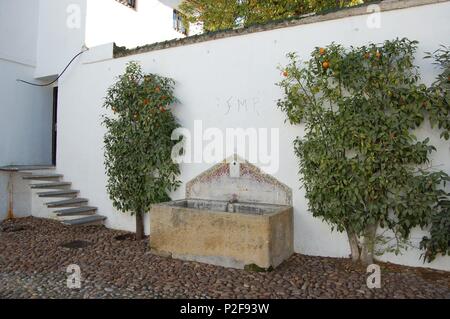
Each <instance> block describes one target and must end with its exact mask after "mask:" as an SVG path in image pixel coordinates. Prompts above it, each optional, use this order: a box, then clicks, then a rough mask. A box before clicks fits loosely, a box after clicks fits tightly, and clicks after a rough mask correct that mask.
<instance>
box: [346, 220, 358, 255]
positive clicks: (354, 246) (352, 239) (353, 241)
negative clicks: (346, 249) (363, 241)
mask: <svg viewBox="0 0 450 319" xmlns="http://www.w3.org/2000/svg"><path fill="white" fill-rule="evenodd" d="M347 236H348V242H349V244H350V251H351V253H352V260H353V261H354V262H357V261H359V257H360V252H359V245H358V236H356V234H355V233H354V232H353V231H352V230H351V229H349V228H347Z"/></svg>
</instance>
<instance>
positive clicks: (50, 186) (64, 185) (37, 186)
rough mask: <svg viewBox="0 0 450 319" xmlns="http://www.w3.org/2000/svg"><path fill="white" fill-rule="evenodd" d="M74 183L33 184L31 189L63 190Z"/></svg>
mask: <svg viewBox="0 0 450 319" xmlns="http://www.w3.org/2000/svg"><path fill="white" fill-rule="evenodd" d="M70 185H72V183H69V182H54V183H40V184H31V188H34V189H43V188H49V189H52V188H62V187H66V186H70Z"/></svg>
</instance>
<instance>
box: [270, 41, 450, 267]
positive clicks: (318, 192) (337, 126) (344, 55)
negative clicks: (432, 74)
mask: <svg viewBox="0 0 450 319" xmlns="http://www.w3.org/2000/svg"><path fill="white" fill-rule="evenodd" d="M416 49H417V42H415V41H410V40H408V39H401V40H399V39H397V40H393V41H386V42H384V43H383V44H380V45H377V44H370V45H367V46H362V47H351V48H349V49H346V48H344V47H342V46H341V45H337V44H331V45H329V46H328V47H326V48H316V49H315V50H314V51H313V52H312V54H311V59H310V60H309V61H306V62H305V63H304V64H302V63H301V62H300V61H299V59H298V57H297V56H296V54H294V53H291V54H289V55H288V57H289V59H290V63H289V64H288V65H287V67H286V68H284V69H283V75H284V77H285V78H284V79H283V80H282V81H281V83H280V84H279V85H280V86H281V87H282V88H283V90H284V93H285V96H284V98H283V99H281V100H280V101H279V102H278V106H279V107H280V109H281V110H282V111H284V112H285V113H286V114H287V117H288V120H289V121H290V122H291V123H293V124H300V123H304V124H305V129H306V134H305V136H304V137H303V138H297V140H296V142H295V152H296V154H297V156H298V157H299V160H300V171H299V172H300V174H301V180H302V182H303V183H304V187H305V189H306V197H307V199H308V204H309V209H310V211H311V212H312V213H313V215H314V216H316V217H320V218H322V219H324V220H325V221H327V222H328V223H330V224H331V225H332V227H333V228H336V229H337V230H339V231H344V230H345V231H346V232H347V235H348V237H349V242H350V247H351V249H352V256H353V259H354V260H361V261H363V262H364V263H371V262H372V260H373V256H374V253H375V252H376V250H375V248H376V244H377V239H380V238H379V237H377V235H376V234H377V230H378V229H379V228H381V229H384V230H389V231H390V232H392V233H393V237H392V238H390V239H388V240H387V241H385V242H384V243H383V244H384V251H386V250H387V251H392V252H396V253H399V252H400V249H401V248H402V247H404V246H405V243H406V241H407V240H408V238H409V235H410V233H411V230H412V229H413V228H414V227H417V226H419V227H422V228H426V227H428V226H429V225H431V224H433V223H434V224H436V225H440V224H439V223H440V222H441V221H442V220H443V219H442V218H441V217H443V216H447V217H448V214H449V207H448V206H446V205H445V203H448V199H449V194H447V193H446V192H445V191H444V188H443V186H444V185H445V183H446V182H448V181H450V178H449V176H448V175H447V174H445V173H444V172H442V171H438V170H434V169H432V168H431V167H429V164H430V160H429V156H430V154H431V153H432V152H434V151H435V148H434V146H432V145H430V143H429V139H428V138H427V139H425V140H423V141H418V140H417V138H416V137H415V135H414V130H415V129H416V128H418V127H420V126H421V125H422V123H423V122H424V121H425V120H426V119H427V118H429V119H430V120H431V122H435V123H441V125H440V127H441V128H442V129H443V131H442V133H443V134H442V137H444V138H448V134H447V133H446V130H447V129H448V124H449V123H450V122H449V120H450V119H449V110H450V109H449V107H448V104H446V105H443V104H441V103H442V102H441V101H442V95H440V94H439V93H436V92H441V91H440V90H439V89H436V88H435V87H431V88H427V87H426V86H425V85H424V84H421V83H420V76H419V73H418V68H417V67H416V66H415V65H414V58H415V52H416ZM442 79H444V80H445V78H442ZM447 94H448V91H447ZM447 102H448V100H447ZM433 219H436V220H435V221H433ZM445 225H446V226H445V227H444V229H443V228H439V226H438V227H437V228H436V230H437V232H435V233H433V232H432V233H431V238H430V239H429V242H428V243H424V244H423V248H425V249H427V251H426V254H425V258H427V259H428V260H429V261H430V260H432V259H433V258H434V257H435V256H436V255H437V254H439V253H442V254H446V253H447V252H448V251H449V250H448V248H449V240H450V232H449V231H448V228H447V232H446V231H445V228H446V227H448V223H446V224H445ZM386 238H387V237H386V236H384V239H386ZM424 241H425V239H424ZM392 242H393V243H394V245H390V243H392ZM378 243H379V242H378Z"/></svg>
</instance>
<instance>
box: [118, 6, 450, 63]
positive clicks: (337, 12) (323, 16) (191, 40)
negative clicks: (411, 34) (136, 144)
mask: <svg viewBox="0 0 450 319" xmlns="http://www.w3.org/2000/svg"><path fill="white" fill-rule="evenodd" d="M442 1H445V0H416V1H406V0H396V1H395V0H393V1H389V2H386V1H380V0H374V1H365V2H364V5H355V6H352V7H348V8H339V9H332V10H331V9H330V10H324V11H321V12H316V13H315V14H312V15H303V16H294V17H290V18H285V19H280V20H271V21H267V22H264V23H259V24H253V25H251V26H247V27H244V28H233V29H227V30H220V31H214V32H207V33H203V34H197V35H193V36H189V37H185V38H180V39H172V40H167V41H162V42H156V43H152V44H147V45H143V46H138V47H136V48H126V47H119V46H116V45H115V46H114V57H115V58H120V57H125V56H130V55H135V54H142V53H146V52H151V51H156V50H163V49H168V48H174V47H179V46H185V45H191V44H196V43H202V42H206V41H213V40H218V39H224V38H229V37H235V36H241V35H246V34H251V33H255V32H263V31H269V30H276V29H281V28H288V27H294V26H299V25H303V24H310V23H318V22H323V21H329V20H333V19H342V18H345V17H351V16H359V15H365V14H367V10H368V7H367V6H368V5H369V4H372V3H376V4H379V6H380V10H381V11H383V12H385V11H389V10H398V9H405V8H409V7H413V6H420V5H425V4H432V3H439V2H442Z"/></svg>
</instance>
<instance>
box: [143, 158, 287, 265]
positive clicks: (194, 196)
mask: <svg viewBox="0 0 450 319" xmlns="http://www.w3.org/2000/svg"><path fill="white" fill-rule="evenodd" d="M150 246H151V250H152V252H153V253H155V254H158V255H163V256H170V257H172V258H176V259H182V260H191V261H199V262H205V263H209V264H214V265H219V266H224V267H232V268H239V269H244V268H247V269H252V270H269V269H273V268H275V267H277V266H278V265H280V264H281V263H282V262H283V261H284V260H286V259H287V258H289V257H290V256H291V255H292V253H293V209H292V190H291V189H290V188H289V187H287V186H286V185H284V184H282V183H281V182H279V181H278V180H276V179H275V178H274V177H272V176H270V175H267V174H265V173H263V172H262V171H261V170H260V169H259V168H258V167H256V166H254V165H252V164H250V163H248V162H246V161H244V160H242V159H240V158H238V157H236V156H234V157H233V158H231V159H229V160H225V161H224V162H222V163H219V164H217V165H215V166H213V167H212V168H211V169H209V170H207V171H205V172H204V173H202V174H200V175H199V176H197V177H196V178H194V179H193V180H192V181H190V182H189V183H188V184H187V186H186V198H185V199H182V200H176V201H173V202H168V203H163V204H158V205H154V206H153V207H152V209H151V212H150Z"/></svg>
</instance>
